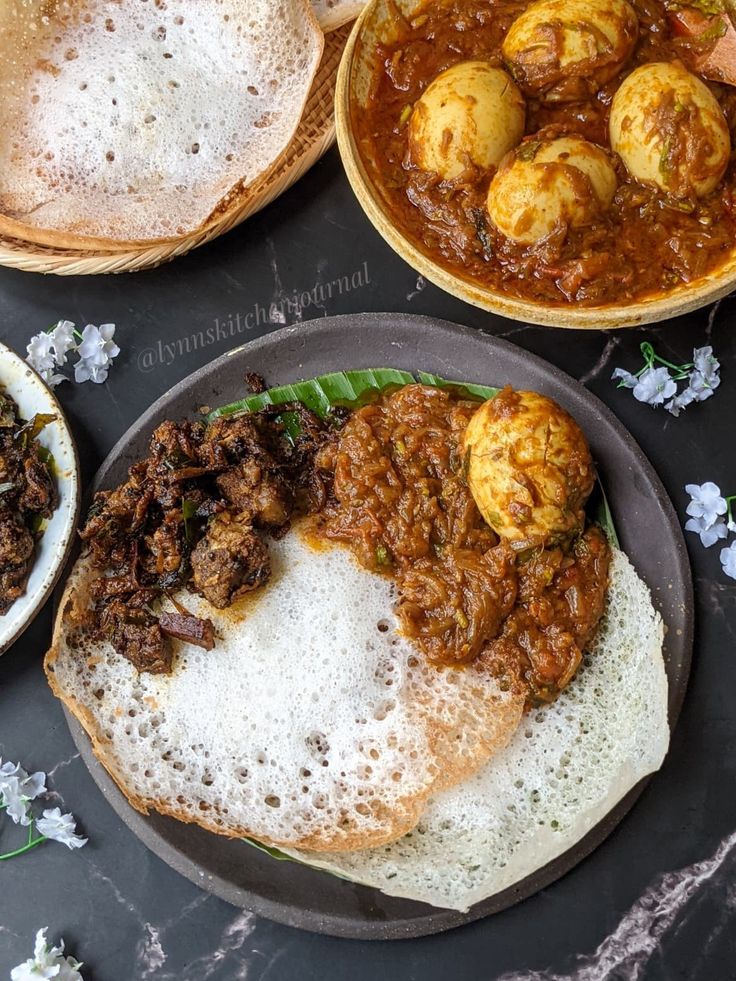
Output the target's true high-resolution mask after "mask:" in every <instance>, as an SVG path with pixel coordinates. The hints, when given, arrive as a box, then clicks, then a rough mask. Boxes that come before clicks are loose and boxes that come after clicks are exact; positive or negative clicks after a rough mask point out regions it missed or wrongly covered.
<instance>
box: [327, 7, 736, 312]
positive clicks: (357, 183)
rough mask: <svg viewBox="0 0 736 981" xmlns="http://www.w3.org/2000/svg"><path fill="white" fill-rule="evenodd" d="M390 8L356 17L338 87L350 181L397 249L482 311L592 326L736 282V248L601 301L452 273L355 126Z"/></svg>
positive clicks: (685, 308)
mask: <svg viewBox="0 0 736 981" xmlns="http://www.w3.org/2000/svg"><path fill="white" fill-rule="evenodd" d="M395 2H396V4H397V6H398V8H399V9H400V10H401V11H402V13H404V14H407V15H410V14H411V13H412V11H413V10H414V9H415V8H416V7H417V6H418V3H417V0H395ZM390 8H391V2H390V0H371V2H370V3H369V4H368V6H367V7H366V8H365V10H364V11H363V13H362V14H361V16H360V17H359V18H358V20H357V21H356V22H355V26H354V28H353V31H352V33H351V35H350V38H349V39H348V43H347V45H346V47H345V51H344V54H343V56H342V61H341V63H340V69H339V72H338V76H337V89H336V92H335V115H336V123H337V141H338V146H339V148H340V154H341V156H342V161H343V164H344V166H345V171H346V173H347V175H348V180H349V181H350V183H351V185H352V187H353V190H354V191H355V194H356V196H357V198H358V200H359V201H360V204H361V205H362V207H363V210H364V211H365V213H366V214H367V216H368V218H369V219H370V220H371V222H372V223H373V225H374V226H375V228H376V229H377V231H378V232H379V233H380V234H381V235H382V236H383V238H384V239H385V240H386V241H387V242H388V244H389V245H390V246H391V248H392V249H394V251H395V252H397V253H398V254H399V255H400V256H401V257H402V259H404V260H405V261H406V262H408V263H409V265H410V266H412V267H413V268H414V269H416V271H417V272H419V273H421V274H422V275H423V276H425V277H426V278H427V279H428V280H429V281H430V282H432V283H434V284H435V285H436V286H439V287H440V288H441V289H443V290H446V291H447V292H448V293H452V294H453V295H454V296H458V297H460V299H461V300H465V301H466V302H467V303H472V304H473V305H474V306H477V307H481V309H483V310H489V311H491V312H492V313H497V314H501V315H502V316H504V317H511V318H512V319H514V320H521V321H524V322H526V323H534V324H545V325H549V326H552V327H576V328H586V329H590V330H596V329H603V328H612V327H632V326H636V325H638V324H649V323H655V322H657V321H660V320H667V319H669V318H670V317H677V316H680V315H681V314H684V313H688V312H689V311H691V310H696V309H698V308H699V307H703V306H706V305H707V304H708V303H713V302H714V301H715V300H718V299H720V298H721V297H722V296H725V295H726V294H727V293H730V292H731V290H732V289H733V288H734V287H735V286H736V248H735V249H734V253H733V254H732V255H731V256H730V257H729V259H728V260H727V261H726V262H725V263H724V264H723V265H722V266H721V267H720V268H718V269H717V270H715V271H714V272H712V273H709V274H708V275H707V276H704V277H702V278H701V279H698V280H695V281H694V282H692V283H689V284H687V285H682V286H678V287H676V288H675V289H673V290H670V291H668V292H667V293H658V294H655V295H653V296H650V297H648V298H646V299H643V300H636V301H632V302H630V303H622V304H606V305H605V306H598V307H589V306H576V305H575V304H573V303H570V304H565V305H562V304H560V305H558V306H551V305H549V304H545V303H532V302H530V301H528V300H519V299H517V298H516V297H512V296H507V295H506V294H504V293H501V292H499V291H498V290H494V289H490V288H487V287H484V286H483V285H481V284H480V283H478V282H476V281H474V280H471V279H466V278H464V277H462V276H460V275H458V274H457V273H454V272H450V271H449V270H448V269H446V268H444V267H443V266H441V265H439V264H438V263H437V262H435V261H434V259H433V258H432V257H431V256H430V255H428V254H427V253H426V252H425V251H423V250H422V249H420V248H418V247H417V246H416V245H415V244H414V243H413V242H412V241H410V240H409V239H408V238H407V237H406V236H405V235H404V233H403V232H402V230H401V229H400V228H397V227H396V225H395V224H394V221H393V218H392V217H391V211H390V208H389V204H388V201H387V200H386V198H385V197H384V194H383V192H382V190H381V188H380V187H379V186H377V185H376V183H375V182H374V180H373V176H372V175H371V172H370V168H369V167H368V166H366V162H365V161H364V160H363V158H362V156H361V153H360V151H359V149H358V145H357V141H356V139H355V136H354V132H353V125H352V113H353V111H354V110H355V109H356V108H359V107H360V105H361V104H364V103H365V102H366V100H367V96H368V90H369V83H370V79H371V76H372V73H373V68H374V58H375V51H376V44H377V42H379V41H384V42H385V41H387V40H391V31H392V28H391V16H390Z"/></svg>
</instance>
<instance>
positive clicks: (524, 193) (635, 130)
mask: <svg viewBox="0 0 736 981" xmlns="http://www.w3.org/2000/svg"><path fill="white" fill-rule="evenodd" d="M701 7H702V4H701V3H700V0H693V3H692V5H690V6H689V5H687V4H682V3H679V2H678V3H674V2H672V3H670V2H668V0H665V2H660V0H631V2H629V0H536V2H533V3H527V2H520V0H490V2H489V0H485V2H479V0H441V2H439V3H426V2H422V3H420V4H419V5H415V6H413V7H411V5H410V4H407V3H400V4H399V5H398V6H397V7H392V8H391V12H390V13H389V14H388V17H389V20H390V24H389V25H388V26H387V25H385V24H384V25H382V27H381V29H380V32H381V37H382V38H383V40H381V41H380V42H376V55H377V57H376V58H375V62H374V69H373V75H372V78H371V80H370V86H369V88H368V92H367V96H366V98H364V99H362V100H361V104H360V105H358V104H357V103H354V104H353V105H352V106H351V117H352V127H353V132H354V134H355V137H356V143H357V146H358V148H359V152H360V155H361V157H362V160H363V164H364V166H365V167H366V169H367V171H368V173H369V175H370V177H371V180H372V181H373V182H374V184H375V185H376V187H377V188H378V189H379V191H380V194H381V197H382V199H383V201H384V205H385V206H386V207H387V209H388V212H389V214H390V218H391V221H392V222H393V223H394V225H395V227H396V228H397V229H398V230H399V231H400V232H401V233H402V234H403V235H404V236H405V237H406V238H407V239H408V240H409V241H411V242H412V243H413V245H414V246H415V247H417V248H418V249H419V250H420V251H422V252H423V253H424V254H425V255H427V256H428V257H429V258H431V259H432V260H433V261H435V262H437V263H439V264H440V265H441V266H442V267H443V268H445V269H447V270H448V271H449V272H451V273H452V274H454V275H458V276H460V277H462V278H464V279H466V280H468V281H471V282H474V283H477V284H478V285H479V286H482V287H484V288H486V289H489V290H493V291H497V292H499V293H502V294H505V295H507V296H509V297H513V298H515V299H519V300H523V301H531V302H535V303H543V304H546V305H552V306H554V305H565V304H569V303H575V304H577V305H586V306H603V305H606V304H614V303H621V302H624V303H626V302H634V301H638V300H642V299H646V298H650V297H653V296H657V295H661V294H663V293H666V292H668V291H670V290H673V289H674V288H676V287H678V286H681V285H683V284H689V283H692V282H694V281H695V280H697V279H700V278H701V277H703V276H705V275H707V274H708V273H711V272H714V271H716V270H717V269H718V268H719V267H720V266H722V265H723V264H724V263H725V261H726V260H727V259H728V258H730V256H731V254H732V252H733V242H734V240H735V238H736V204H735V202H736V197H735V196H734V191H735V190H736V171H734V169H733V167H732V166H731V145H732V137H731V132H732V129H733V126H734V125H736V87H735V86H736V29H734V26H733V25H732V23H731V20H730V17H729V15H728V13H727V12H726V10H725V8H724V9H721V7H720V0H714V2H713V3H710V2H709V3H708V4H707V10H706V11H702V10H701V9H700V8H701ZM387 9H388V8H387Z"/></svg>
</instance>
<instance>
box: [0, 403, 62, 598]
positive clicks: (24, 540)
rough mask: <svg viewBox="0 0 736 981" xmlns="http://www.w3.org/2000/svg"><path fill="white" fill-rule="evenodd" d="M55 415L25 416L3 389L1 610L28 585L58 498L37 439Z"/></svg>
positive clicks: (0, 435) (0, 408) (46, 456)
mask: <svg viewBox="0 0 736 981" xmlns="http://www.w3.org/2000/svg"><path fill="white" fill-rule="evenodd" d="M55 419H56V417H55V416H52V415H44V414H43V413H40V414H37V415H35V416H33V418H32V419H29V420H25V419H21V418H20V415H19V412H18V406H17V405H16V404H15V402H14V401H13V399H12V398H11V397H10V395H8V394H7V393H4V392H2V391H1V390H0V616H5V614H6V613H7V612H8V610H9V609H10V608H11V606H12V605H13V603H15V601H16V600H17V599H18V598H19V597H20V596H22V595H23V593H24V592H25V591H26V582H27V581H28V576H29V575H30V572H31V568H32V567H33V561H34V559H35V555H36V540H37V538H38V536H39V535H40V534H41V533H42V530H43V524H44V522H45V521H48V520H49V519H50V518H51V517H52V515H53V513H54V511H55V510H56V508H57V506H58V503H59V495H58V492H57V489H56V481H55V479H54V475H53V461H52V459H51V457H50V455H49V453H48V451H47V450H45V449H44V448H43V447H42V446H41V444H40V443H39V442H38V439H37V437H38V436H39V434H40V433H41V432H42V431H43V429H44V428H45V427H46V426H47V425H48V424H49V423H50V422H54V421H55Z"/></svg>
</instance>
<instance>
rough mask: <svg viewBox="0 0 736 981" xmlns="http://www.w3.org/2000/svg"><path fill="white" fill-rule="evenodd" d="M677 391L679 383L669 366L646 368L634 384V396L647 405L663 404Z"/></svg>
mask: <svg viewBox="0 0 736 981" xmlns="http://www.w3.org/2000/svg"><path fill="white" fill-rule="evenodd" d="M676 392H677V384H676V383H675V381H674V379H673V378H672V377H671V375H670V373H669V371H668V370H667V368H646V369H645V370H644V371H643V372H642V373H641V374H640V375H639V378H638V379H637V382H636V385H635V386H634V398H635V399H637V400H638V401H639V402H646V404H647V405H662V403H663V402H664V400H665V399H670V398H672V396H673V395H675V393H676Z"/></svg>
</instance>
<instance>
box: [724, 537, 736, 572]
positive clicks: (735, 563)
mask: <svg viewBox="0 0 736 981" xmlns="http://www.w3.org/2000/svg"><path fill="white" fill-rule="evenodd" d="M721 565H722V566H723V571H724V572H725V573H726V575H727V576H728V577H729V578H730V579H736V542H731V544H730V545H729V546H728V548H722V549H721Z"/></svg>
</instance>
